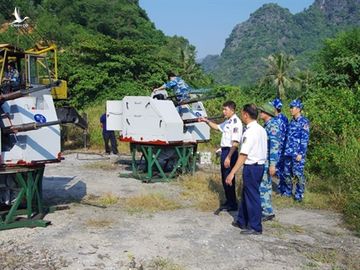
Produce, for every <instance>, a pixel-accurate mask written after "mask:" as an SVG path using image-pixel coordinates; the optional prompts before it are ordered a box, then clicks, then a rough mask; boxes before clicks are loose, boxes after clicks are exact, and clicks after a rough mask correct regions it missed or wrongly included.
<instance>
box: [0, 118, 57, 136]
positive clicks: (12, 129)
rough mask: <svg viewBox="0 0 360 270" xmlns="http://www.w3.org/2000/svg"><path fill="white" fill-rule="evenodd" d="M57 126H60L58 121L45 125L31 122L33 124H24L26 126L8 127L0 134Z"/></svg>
mask: <svg viewBox="0 0 360 270" xmlns="http://www.w3.org/2000/svg"><path fill="white" fill-rule="evenodd" d="M59 124H61V121H60V120H57V121H50V122H46V123H37V122H33V123H26V124H21V125H13V126H10V127H5V128H3V129H2V130H1V132H2V133H3V134H11V133H17V132H25V131H31V130H36V129H39V128H42V127H48V126H54V125H59Z"/></svg>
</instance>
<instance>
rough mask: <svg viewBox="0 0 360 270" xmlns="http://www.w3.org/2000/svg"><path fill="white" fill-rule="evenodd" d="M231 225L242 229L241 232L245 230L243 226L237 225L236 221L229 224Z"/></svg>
mask: <svg viewBox="0 0 360 270" xmlns="http://www.w3.org/2000/svg"><path fill="white" fill-rule="evenodd" d="M231 225H232V226H233V227H235V228H239V229H242V230H247V228H246V226H243V225H241V224H239V223H238V222H236V221H233V222H231Z"/></svg>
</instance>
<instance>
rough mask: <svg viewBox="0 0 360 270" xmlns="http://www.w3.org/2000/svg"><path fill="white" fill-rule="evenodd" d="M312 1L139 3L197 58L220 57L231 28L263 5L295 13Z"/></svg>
mask: <svg viewBox="0 0 360 270" xmlns="http://www.w3.org/2000/svg"><path fill="white" fill-rule="evenodd" d="M313 2H314V0H273V1H266V0H176V1H175V0H140V1H139V3H140V6H141V7H142V8H143V9H144V10H145V11H146V13H147V14H148V16H149V18H150V19H151V21H153V22H154V23H155V26H156V28H158V29H160V30H162V31H163V32H164V33H165V34H166V35H169V36H173V35H178V36H183V37H185V38H187V39H188V40H189V41H190V43H191V44H193V45H195V46H196V49H197V57H198V58H202V57H205V56H206V55H208V54H220V53H221V51H222V49H223V48H224V45H225V39H226V38H228V37H229V35H230V33H231V31H232V29H233V28H234V27H235V25H237V24H238V23H240V22H243V21H245V20H247V19H248V18H249V16H250V14H251V13H253V12H254V11H255V10H256V9H258V8H259V7H261V6H262V5H263V4H265V3H277V4H279V5H280V6H282V7H285V8H288V9H289V10H290V11H291V12H292V13H297V12H300V11H303V10H304V9H305V8H308V7H309V6H310V5H311V4H312V3H313Z"/></svg>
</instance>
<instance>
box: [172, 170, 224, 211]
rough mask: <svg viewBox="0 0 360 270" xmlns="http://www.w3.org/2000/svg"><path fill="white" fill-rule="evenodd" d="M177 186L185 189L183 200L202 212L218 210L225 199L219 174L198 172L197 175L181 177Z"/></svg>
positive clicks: (182, 194)
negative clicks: (220, 201)
mask: <svg viewBox="0 0 360 270" xmlns="http://www.w3.org/2000/svg"><path fill="white" fill-rule="evenodd" d="M175 183H176V184H178V185H180V186H181V188H182V189H183V191H182V193H181V198H182V199H183V200H186V201H189V202H190V203H191V205H192V206H193V207H195V208H197V209H199V210H201V211H210V210H214V209H217V208H218V206H219V200H220V199H222V198H223V197H224V191H223V188H222V184H221V180H220V178H219V176H218V175H217V174H206V173H204V172H197V173H196V174H195V175H184V176H181V177H180V178H179V179H178V181H177V182H175Z"/></svg>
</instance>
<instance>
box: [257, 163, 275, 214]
mask: <svg viewBox="0 0 360 270" xmlns="http://www.w3.org/2000/svg"><path fill="white" fill-rule="evenodd" d="M271 193H272V179H271V176H270V173H269V163H268V162H266V163H265V167H264V174H263V177H262V180H261V183H260V200H261V209H262V216H263V217H265V216H269V215H272V214H273V208H272V203H271Z"/></svg>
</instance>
